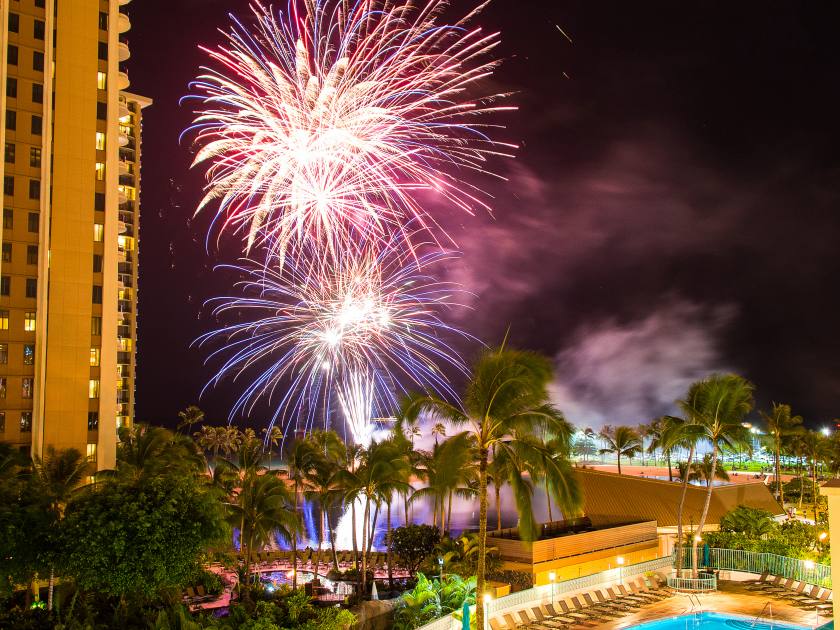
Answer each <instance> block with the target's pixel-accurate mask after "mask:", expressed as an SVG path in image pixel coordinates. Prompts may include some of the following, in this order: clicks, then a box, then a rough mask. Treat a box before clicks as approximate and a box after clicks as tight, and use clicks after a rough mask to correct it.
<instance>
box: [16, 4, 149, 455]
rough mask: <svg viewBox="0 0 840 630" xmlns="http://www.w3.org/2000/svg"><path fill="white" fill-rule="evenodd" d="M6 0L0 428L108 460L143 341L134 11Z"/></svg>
mask: <svg viewBox="0 0 840 630" xmlns="http://www.w3.org/2000/svg"><path fill="white" fill-rule="evenodd" d="M122 4H124V5H125V4H128V2H127V1H126V0H122ZM0 8H2V18H3V21H4V23H5V28H3V38H4V39H6V40H7V43H8V46H6V45H4V46H3V47H2V53H0V54H2V55H3V59H4V61H5V63H4V64H3V71H4V72H5V74H6V80H7V89H6V95H5V100H3V99H0V109H2V117H3V120H5V122H6V125H5V127H6V128H5V129H4V130H3V132H2V134H0V135H3V144H4V147H5V151H6V155H5V157H6V159H5V160H4V163H3V176H4V192H5V193H7V194H4V225H3V230H2V243H3V247H4V256H3V261H2V263H0V276H2V278H3V281H2V283H3V284H2V287H0V288H8V289H9V290H8V294H5V293H6V291H4V290H0V293H3V295H0V379H5V380H0V441H5V442H11V443H13V444H17V445H19V446H20V447H21V448H26V449H31V451H32V452H33V453H34V454H40V453H42V452H43V450H44V449H45V448H46V447H48V446H54V447H56V448H58V449H63V448H71V447H72V448H76V449H78V450H79V451H80V452H82V453H85V454H87V455H88V457H89V458H90V459H91V460H94V461H96V464H97V467H98V468H99V469H103V468H111V467H113V466H114V460H115V452H116V440H117V427H118V424H130V423H131V420H132V417H133V387H134V383H133V378H134V376H133V375H134V351H135V348H136V332H135V328H134V327H135V325H136V311H137V305H136V299H137V297H136V293H134V291H133V287H136V274H137V258H136V252H137V248H136V241H135V240H134V239H136V234H137V229H138V227H139V226H138V225H137V221H138V220H139V208H138V207H137V205H136V204H137V201H136V200H137V199H139V190H138V186H139V182H137V181H132V182H131V183H132V184H133V185H132V186H131V189H132V190H131V191H130V195H131V197H132V198H133V199H134V202H133V205H132V207H130V208H125V207H124V205H123V204H124V203H125V202H126V201H127V199H124V196H125V192H126V191H125V186H123V182H121V179H122V177H123V173H122V172H123V170H125V171H126V172H132V173H136V174H137V175H138V176H139V134H140V109H141V108H142V107H143V106H145V105H146V104H148V103H149V101H148V100H146V99H143V98H142V97H135V96H131V98H128V97H126V96H125V95H124V94H123V93H122V92H121V90H124V89H125V88H126V87H128V78H127V75H126V74H125V73H124V72H123V71H121V68H120V64H121V63H123V62H125V61H127V59H128V56H129V55H128V48H127V45H126V44H124V43H122V42H121V41H120V39H121V37H123V36H124V33H125V32H127V31H128V29H129V28H130V22H129V21H128V19H127V17H126V16H125V15H123V14H122V13H121V12H120V1H119V0H73V1H72V2H59V3H53V2H52V1H47V0H14V1H13V2H11V4H10V3H9V2H8V1H0ZM54 33H55V41H53V36H54V35H53V34H54ZM14 56H16V59H15V58H13V57H14ZM53 68H54V75H53V80H54V91H53V90H51V89H49V85H50V74H51V70H52V69H53ZM33 85H35V87H33ZM39 94H40V98H39ZM53 101H54V102H53ZM132 110H134V112H136V113H133V112H132ZM10 112H13V113H10ZM36 119H37V120H36ZM121 119H122V122H121ZM38 123H40V124H38ZM12 127H13V128H12ZM130 144H133V147H132V151H131V154H130V155H128V154H126V152H124V150H123V147H125V146H128V145H130ZM35 150H37V151H39V152H40V162H39V161H38V160H37V159H35V158H36V155H35ZM12 151H13V155H12V153H11V152H12ZM9 177H11V178H13V183H14V186H13V190H12V185H11V183H10V180H9V179H8V178H9ZM125 183H126V185H127V184H128V183H129V182H125ZM127 217H130V221H129V222H128V223H126V222H124V221H123V220H122V219H123V218H127ZM128 232H130V233H131V235H130V236H127V233H128ZM127 238H128V239H130V240H129V241H127V240H126V239H127ZM129 248H130V249H131V250H132V251H133V254H132V255H131V256H130V261H128V262H129V263H130V264H122V263H123V262H125V255H124V254H121V250H127V249H129ZM129 278H130V279H129ZM121 279H122V280H124V281H122V282H121ZM127 285H132V290H130V291H126V290H125V289H126V288H128V287H127ZM6 314H8V316H6ZM126 314H127V316H126ZM4 359H5V361H4ZM121 361H122V365H124V366H125V367H122V365H121V363H120V362H121ZM4 385H5V387H3V386H4Z"/></svg>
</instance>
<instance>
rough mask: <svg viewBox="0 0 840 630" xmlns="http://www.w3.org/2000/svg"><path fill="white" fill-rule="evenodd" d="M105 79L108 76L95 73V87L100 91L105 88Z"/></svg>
mask: <svg viewBox="0 0 840 630" xmlns="http://www.w3.org/2000/svg"><path fill="white" fill-rule="evenodd" d="M107 78H108V75H107V74H105V73H104V72H97V73H96V87H97V88H99V89H100V90H104V89H105V86H106V79H107Z"/></svg>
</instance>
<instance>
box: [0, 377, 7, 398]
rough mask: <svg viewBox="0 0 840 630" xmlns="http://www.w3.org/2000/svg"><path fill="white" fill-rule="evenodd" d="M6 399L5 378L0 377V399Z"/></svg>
mask: <svg viewBox="0 0 840 630" xmlns="http://www.w3.org/2000/svg"><path fill="white" fill-rule="evenodd" d="M5 397H6V377H5V376H0V398H5Z"/></svg>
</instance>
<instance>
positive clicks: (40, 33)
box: [32, 20, 45, 39]
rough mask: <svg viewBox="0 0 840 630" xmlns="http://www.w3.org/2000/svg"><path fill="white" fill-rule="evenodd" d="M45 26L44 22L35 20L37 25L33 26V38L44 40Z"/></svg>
mask: <svg viewBox="0 0 840 630" xmlns="http://www.w3.org/2000/svg"><path fill="white" fill-rule="evenodd" d="M44 26H45V25H44V21H43V20H35V23H34V24H33V25H32V37H34V38H35V39H44V32H45V31H44Z"/></svg>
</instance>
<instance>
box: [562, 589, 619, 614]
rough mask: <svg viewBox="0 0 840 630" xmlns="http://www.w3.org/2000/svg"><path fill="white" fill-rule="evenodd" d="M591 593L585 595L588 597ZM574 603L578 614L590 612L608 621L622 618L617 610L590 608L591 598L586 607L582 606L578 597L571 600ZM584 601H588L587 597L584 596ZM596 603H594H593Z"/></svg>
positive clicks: (598, 607)
mask: <svg viewBox="0 0 840 630" xmlns="http://www.w3.org/2000/svg"><path fill="white" fill-rule="evenodd" d="M588 594H589V593H585V594H584V595H588ZM570 600H571V602H572V606H574V607H575V610H577V611H578V612H588V613H592V614H593V615H598V617H597V618H598V619H601V620H607V619H611V618H613V619H614V618H616V617H621V613H620V612H619V611H617V610H616V609H615V608H608V607H606V606H604V607H603V608H601V607H600V606H594V605H593V606H590V605H589V604H590V602H592V598H591V597H590V598H589V601H588V602H586V605H584V604H582V603H581V601H580V599H578V598H577V597H572V598H570ZM584 601H586V597H585V596H584ZM593 603H594V602H593Z"/></svg>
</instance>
